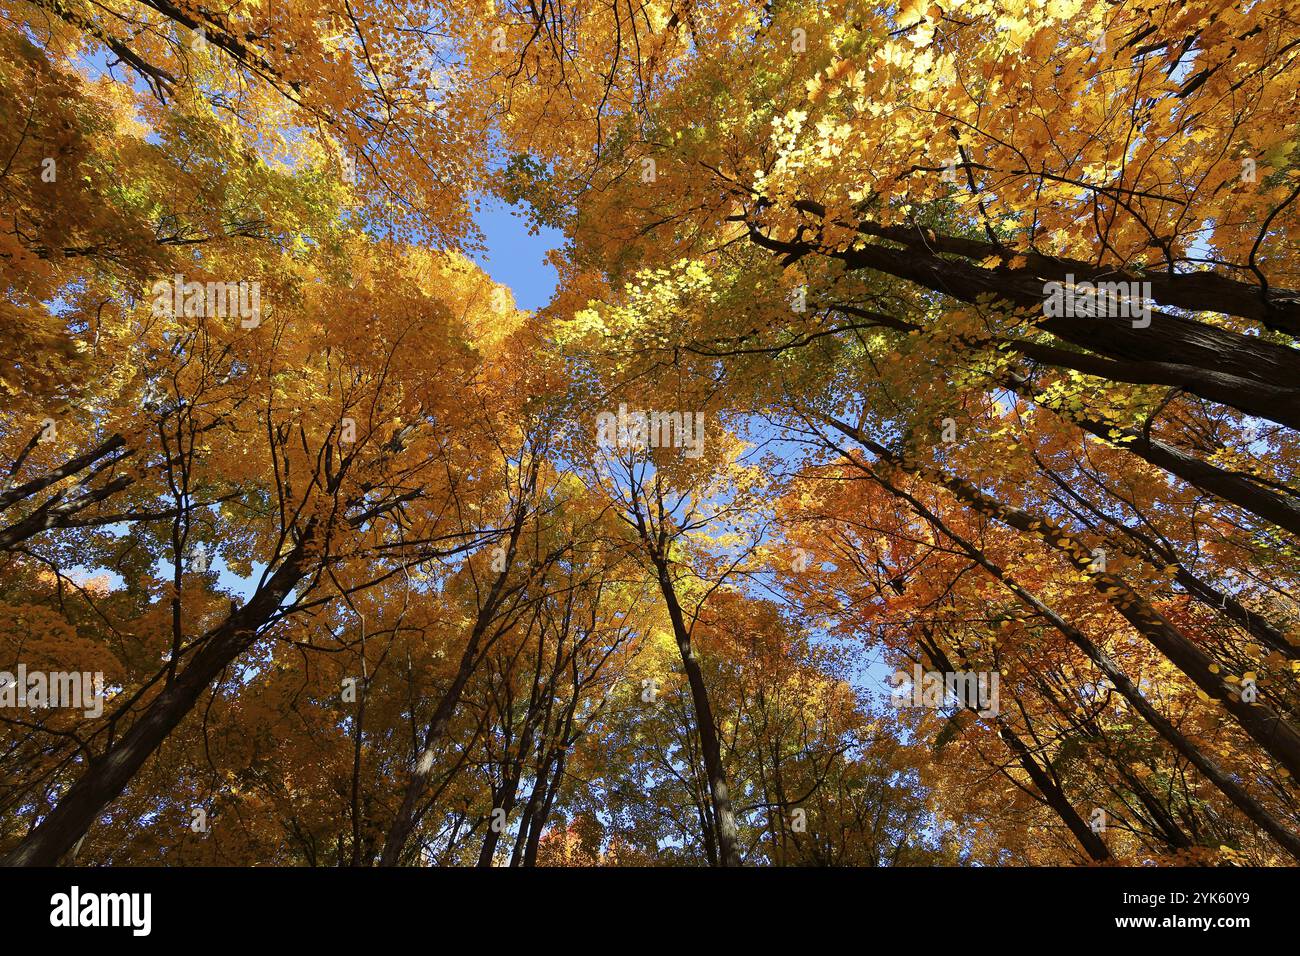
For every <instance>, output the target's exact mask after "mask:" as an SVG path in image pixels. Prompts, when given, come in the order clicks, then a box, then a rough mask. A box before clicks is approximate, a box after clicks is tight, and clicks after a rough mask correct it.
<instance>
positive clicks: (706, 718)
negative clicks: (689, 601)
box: [654, 553, 740, 866]
mask: <svg viewBox="0 0 1300 956" xmlns="http://www.w3.org/2000/svg"><path fill="white" fill-rule="evenodd" d="M654 563H655V568H656V570H657V571H658V575H659V589H660V591H661V592H662V593H663V597H664V603H665V604H666V605H667V607H668V617H669V620H670V621H671V622H672V626H673V635H674V636H675V637H676V638H677V650H678V652H679V653H680V654H681V658H682V667H683V669H685V671H686V680H687V682H688V683H689V684H690V688H691V703H692V705H693V707H694V710H695V726H696V730H697V732H698V734H699V738H700V752H701V756H702V757H703V758H704V772H705V775H706V777H707V778H708V784H709V797H710V800H711V802H712V805H713V826H714V831H715V836H716V837H717V847H718V863H719V865H721V866H740V848H739V837H738V835H737V830H736V817H735V814H734V813H733V812H732V809H731V791H730V789H729V788H728V786H727V775H726V771H725V770H724V769H723V766H722V749H721V746H720V744H719V742H718V729H717V724H716V723H714V719H713V708H712V706H711V705H710V703H709V692H708V688H707V687H706V686H705V684H704V674H703V673H702V672H701V670H700V663H699V661H698V660H697V659H696V657H695V652H694V649H693V648H692V647H691V635H690V631H689V629H688V628H687V627H686V620H685V617H684V616H683V614H682V608H681V605H680V604H679V603H678V602H677V592H676V590H675V589H674V588H673V583H672V579H671V578H670V577H669V576H668V565H667V561H666V560H665V559H664V558H663V557H661V556H660V555H658V554H657V553H656V554H655V555H654Z"/></svg>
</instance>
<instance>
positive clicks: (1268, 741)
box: [825, 419, 1300, 780]
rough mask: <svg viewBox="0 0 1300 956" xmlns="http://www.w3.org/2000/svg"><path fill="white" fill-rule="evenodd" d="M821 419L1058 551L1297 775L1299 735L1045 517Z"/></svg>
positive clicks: (849, 427)
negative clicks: (1243, 694) (1240, 693)
mask: <svg viewBox="0 0 1300 956" xmlns="http://www.w3.org/2000/svg"><path fill="white" fill-rule="evenodd" d="M825 420H826V421H828V423H829V424H831V425H832V426H833V427H835V428H836V429H838V430H839V431H841V432H843V433H844V434H845V435H848V436H849V437H851V438H853V439H854V440H855V441H857V442H858V443H859V444H861V445H862V446H863V447H864V448H866V449H868V450H869V451H870V452H871V453H872V454H874V455H876V456H877V457H879V458H881V459H882V460H884V461H886V462H887V463H889V464H890V465H892V466H894V467H896V468H899V469H901V470H903V471H906V472H909V473H911V474H915V475H917V476H918V477H921V478H923V479H924V480H926V481H930V482H932V483H934V484H936V485H938V486H940V487H943V488H946V489H947V490H948V491H950V492H951V493H952V494H953V495H955V496H956V497H957V498H958V499H959V500H961V501H962V502H964V503H965V504H967V505H968V506H969V507H971V508H973V509H974V510H975V511H976V512H978V513H979V514H983V515H987V516H989V517H992V518H995V519H997V520H998V521H1000V522H1002V523H1003V524H1005V525H1008V526H1009V527H1012V528H1015V529H1016V530H1018V531H1023V532H1026V533H1028V534H1032V535H1035V536H1036V537H1038V538H1040V539H1041V540H1042V541H1043V542H1044V543H1045V544H1047V545H1048V547H1050V548H1052V549H1053V550H1054V551H1057V552H1058V553H1060V554H1062V555H1063V556H1064V557H1065V558H1066V559H1067V560H1069V562H1070V563H1071V564H1072V565H1073V566H1074V567H1075V568H1076V569H1077V570H1079V571H1080V572H1083V573H1084V574H1085V575H1086V576H1087V579H1088V581H1089V583H1090V584H1091V585H1092V586H1093V588H1094V589H1096V591H1097V592H1098V594H1100V595H1101V596H1102V597H1103V598H1105V599H1106V601H1107V602H1108V603H1109V604H1110V605H1111V607H1113V608H1114V609H1115V610H1116V611H1117V612H1118V613H1119V614H1120V615H1121V616H1122V617H1123V618H1124V619H1125V620H1127V621H1128V622H1129V623H1130V624H1131V625H1133V627H1134V629H1136V630H1137V632H1138V633H1139V634H1141V635H1142V636H1143V637H1145V638H1146V639H1147V640H1148V641H1149V642H1150V643H1151V644H1152V646H1153V647H1155V648H1156V649H1157V650H1158V651H1160V652H1161V653H1162V654H1164V656H1165V657H1166V658H1167V659H1168V660H1169V661H1170V662H1171V663H1173V664H1174V665H1175V666H1176V667H1177V668H1178V669H1179V670H1180V671H1182V672H1183V674H1185V675H1186V676H1187V677H1188V678H1189V679H1190V680H1191V681H1192V682H1193V683H1194V684H1195V685H1196V686H1197V687H1198V688H1200V689H1201V690H1202V691H1203V692H1204V693H1205V694H1207V695H1208V696H1209V697H1210V698H1211V699H1213V700H1217V701H1219V702H1220V703H1221V704H1222V706H1223V707H1224V709H1225V710H1227V711H1228V712H1229V713H1231V714H1232V715H1233V717H1235V718H1236V719H1237V722H1238V723H1239V724H1240V725H1241V727H1242V729H1243V730H1245V731H1246V733H1248V734H1249V735H1250V736H1251V737H1252V738H1253V739H1254V740H1255V742H1256V743H1258V744H1259V745H1260V746H1261V747H1262V748H1264V750H1265V751H1267V752H1268V753H1269V754H1270V755H1272V757H1273V758H1274V759H1275V760H1277V761H1278V763H1280V764H1282V766H1284V767H1286V768H1287V770H1288V771H1290V774H1291V779H1293V780H1296V779H1300V733H1297V731H1296V729H1295V728H1294V727H1293V726H1291V724H1290V723H1288V722H1287V721H1286V720H1285V719H1284V718H1283V717H1282V716H1281V715H1280V714H1278V713H1277V712H1276V711H1274V710H1273V709H1272V708H1271V707H1269V706H1268V705H1267V704H1264V703H1262V702H1259V701H1256V702H1255V703H1247V702H1245V701H1243V700H1241V699H1240V697H1237V696H1235V695H1234V694H1233V691H1232V688H1231V687H1230V686H1229V685H1228V684H1227V683H1226V682H1225V681H1224V680H1223V679H1222V678H1220V677H1219V676H1218V675H1217V674H1216V673H1215V671H1216V670H1217V669H1218V668H1217V666H1216V665H1215V664H1214V661H1213V660H1212V659H1211V658H1210V656H1209V655H1208V654H1206V653H1205V652H1204V651H1203V650H1201V649H1200V647H1198V646H1197V645H1196V644H1195V643H1193V642H1192V641H1191V640H1189V639H1188V638H1187V637H1186V635H1184V634H1183V633H1182V632H1181V631H1179V630H1178V629H1177V628H1175V627H1174V626H1173V625H1171V624H1170V623H1169V622H1168V621H1167V620H1166V619H1165V618H1164V617H1163V616H1162V615H1161V614H1160V612H1159V611H1157V610H1156V609H1155V608H1154V607H1152V606H1151V605H1150V603H1148V602H1147V600H1146V599H1145V598H1143V597H1142V596H1141V595H1140V594H1138V593H1137V592H1136V591H1134V590H1133V589H1132V588H1130V587H1129V586H1128V584H1126V583H1125V582H1124V581H1123V579H1121V578H1119V577H1118V576H1116V575H1114V574H1111V573H1109V572H1107V571H1102V570H1097V569H1095V568H1094V567H1093V566H1092V565H1093V560H1094V559H1093V555H1092V553H1091V552H1090V551H1088V550H1087V549H1085V548H1084V547H1083V545H1081V544H1080V543H1079V542H1077V541H1075V540H1073V538H1072V537H1071V536H1070V535H1069V534H1067V533H1066V532H1064V531H1062V530H1061V529H1060V528H1058V527H1057V526H1056V525H1055V524H1054V523H1053V522H1052V521H1051V520H1050V519H1047V518H1041V517H1038V516H1036V515H1033V514H1030V513H1029V512H1027V511H1024V510H1023V509H1021V508H1015V507H1012V506H1011V505H1005V504H1003V503H1002V502H1000V501H997V500H996V499H994V498H992V497H990V496H988V495H986V494H985V493H984V492H982V491H980V490H979V489H978V488H976V487H975V486H974V485H972V484H971V483H970V482H968V481H966V480H964V479H962V478H958V477H955V476H953V475H951V474H949V473H947V472H945V471H943V470H942V469H938V468H932V467H925V466H922V465H920V464H918V463H917V462H914V461H912V460H910V459H908V458H905V457H903V456H900V455H897V454H895V453H894V452H892V451H890V450H889V449H888V448H885V447H884V446H883V445H881V444H880V443H879V442H876V441H873V440H872V439H871V438H869V437H868V436H867V435H864V434H863V433H862V432H861V431H860V430H859V429H857V428H855V427H854V426H852V425H846V424H844V423H843V422H839V421H836V420H834V419H825ZM1212 667H1214V670H1212V669H1211V668H1212Z"/></svg>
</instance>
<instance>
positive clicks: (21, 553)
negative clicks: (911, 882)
mask: <svg viewBox="0 0 1300 956" xmlns="http://www.w3.org/2000/svg"><path fill="white" fill-rule="evenodd" d="M0 10H2V11H3V22H0V115H2V116H3V118H4V123H3V124H0V157H2V158H3V159H4V163H3V165H0V205H2V210H0V211H2V212H3V215H2V216H0V280H2V281H3V283H4V285H5V288H6V291H7V294H6V296H5V299H4V301H3V305H0V392H2V393H3V397H4V404H3V408H2V409H0V468H3V472H4V475H3V477H4V485H3V487H2V488H0V564H2V565H3V578H2V580H0V622H2V624H3V627H0V671H3V672H4V673H6V674H10V675H13V674H18V673H19V672H20V668H21V673H23V674H24V675H25V674H27V673H33V674H50V675H57V674H65V675H66V674H72V673H75V674H76V675H87V676H88V677H89V676H90V675H97V679H98V680H99V681H100V685H101V692H100V695H99V696H98V697H97V698H95V700H97V701H98V703H99V705H102V706H99V707H98V708H96V706H94V701H91V703H90V704H88V705H87V706H85V707H80V706H79V707H66V706H44V705H43V704H42V703H41V702H40V701H37V702H36V704H35V706H31V705H29V702H26V701H25V702H24V703H22V704H19V703H18V702H17V697H16V696H14V695H15V693H16V685H15V684H14V682H13V681H11V682H10V683H8V684H6V685H5V686H3V687H0V704H3V706H0V763H3V766H4V768H5V773H4V775H3V778H2V779H0V854H2V856H0V859H3V862H5V863H6V864H10V865H30V864H44V865H53V864H56V863H59V862H65V863H105V862H106V863H114V864H146V863H168V864H239V865H249V864H261V863H274V864H292V865H310V866H326V865H333V866H397V865H477V866H493V865H503V866H504V865H508V866H532V865H556V866H564V865H710V866H736V865H750V864H768V865H822V866H828V865H877V866H884V865H946V864H953V863H977V864H1003V863H1018V864H1036V865H1037V864H1043V865H1052V864H1062V863H1066V864H1080V865H1101V864H1121V865H1136V864H1152V863H1154V864H1167V865H1178V864H1186V863H1216V864H1243V863H1245V864H1270V865H1272V864H1287V863H1294V862H1295V861H1298V860H1300V804H1297V799H1296V798H1297V791H1296V787H1297V779H1298V778H1300V686H1298V685H1300V603H1297V600H1296V598H1295V595H1296V594H1297V593H1298V589H1300V551H1298V550H1297V548H1298V546H1300V545H1298V543H1297V537H1298V536H1300V486H1297V483H1296V482H1297V478H1296V467H1297V461H1298V460H1300V443H1298V439H1300V384H1298V383H1300V374H1298V373H1300V362H1298V361H1297V357H1296V347H1297V345H1296V338H1297V336H1300V291H1297V290H1300V265H1298V264H1297V263H1298V262H1300V258H1298V256H1300V250H1298V249H1297V241H1298V240H1297V237H1298V236H1300V157H1298V156H1297V153H1296V148H1297V143H1298V142H1300V130H1297V126H1296V124H1297V122H1298V121H1297V119H1296V117H1297V116H1300V109H1298V107H1300V102H1298V99H1300V92H1297V91H1298V90H1300V83H1297V79H1298V77H1300V60H1298V58H1300V29H1297V27H1296V23H1297V19H1298V18H1300V9H1297V4H1295V3H1292V2H1290V0H1282V2H1280V3H1275V4H1270V5H1257V4H1250V3H1244V4H1243V3H1240V2H1229V0H1191V2H1188V3H1180V4H1176V5H1175V4H1169V3H1165V2H1157V0H1125V2H1123V3H1113V2H1109V0H1034V2H1030V3H1020V2H1017V3H1011V2H1009V0H948V2H943V0H939V2H930V0H902V2H898V3H891V4H875V3H861V2H858V0H831V2H818V3H812V2H808V0H789V2H783V3H778V4H771V3H768V4H761V3H756V2H748V0H712V2H690V0H687V2H679V0H678V2H671V0H670V2H664V0H629V2H628V3H625V4H619V3H615V4H613V5H604V4H592V3H589V2H587V0H546V2H543V3H541V4H537V3H533V2H529V3H519V2H515V0H509V2H506V3H491V4H485V3H476V2H452V0H445V2H439V3H438V4H434V5H429V4H414V3H407V2H400V3H371V2H364V0H362V2H353V0H348V2H342V3H337V2H334V0H306V2H298V0H294V2H291V3H288V4H284V5H272V4H260V3H247V2H236V3H232V4H229V5H227V6H224V7H220V8H216V7H213V6H211V5H208V4H205V3H199V2H193V0H111V2H106V3H100V2H95V3H91V2H85V0H7V2H4V3H0ZM489 196H493V197H496V198H499V199H503V200H505V201H507V202H509V203H512V204H514V205H515V206H517V207H518V209H520V210H521V211H522V212H523V213H524V214H525V215H526V216H527V217H529V218H530V221H531V224H532V225H533V226H534V227H540V226H547V227H551V228H554V229H558V230H560V231H561V232H562V233H563V235H564V246H563V248H561V249H558V250H555V251H554V252H552V253H551V256H550V261H551V262H552V264H553V265H554V266H555V267H556V269H557V272H558V274H559V282H558V285H557V287H556V289H555V293H554V296H553V297H552V299H551V301H550V302H549V303H548V304H547V305H546V306H545V307H544V308H542V309H540V310H539V311H535V312H534V311H527V310H524V309H520V308H518V307H517V306H516V304H515V302H514V298H513V294H512V292H511V291H510V290H509V289H507V288H506V287H504V286H501V285H499V284H497V283H495V282H494V281H493V280H492V279H491V278H490V277H489V276H488V275H487V273H486V272H484V271H483V269H482V268H480V266H479V265H477V264H476V262H475V260H474V258H473V254H474V253H475V252H477V251H479V250H481V248H482V237H481V236H480V235H479V234H478V232H477V227H476V225H475V212H476V208H477V207H478V205H479V204H480V203H481V202H482V201H483V199H484V198H485V197H489ZM629 409H631V411H630V412H629ZM912 674H916V675H926V674H932V675H940V676H941V677H942V676H943V675H947V676H948V677H949V678H952V677H954V675H956V676H960V675H980V680H981V681H983V682H984V683H982V684H978V686H979V687H980V688H981V689H982V691H991V692H992V694H993V696H992V697H991V698H986V697H979V698H978V699H976V697H970V696H968V697H962V696H961V695H954V694H953V693H951V692H949V693H944V692H943V691H942V690H941V691H940V692H939V693H938V694H937V696H934V697H933V698H930V697H927V690H926V684H925V679H924V677H923V676H916V677H911V676H908V675H912ZM51 686H53V685H52V684H51ZM953 686H956V685H953ZM25 690H26V688H24V691H25ZM4 695H10V696H14V702H13V703H9V702H7V701H8V697H6V696H4ZM46 703H53V702H52V701H47V702H46ZM96 709H98V712H95V711H96Z"/></svg>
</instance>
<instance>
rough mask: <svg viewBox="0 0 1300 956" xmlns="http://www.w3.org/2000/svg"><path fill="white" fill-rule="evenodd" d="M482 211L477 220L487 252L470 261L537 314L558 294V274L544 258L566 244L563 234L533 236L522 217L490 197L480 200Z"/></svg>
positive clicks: (547, 231)
mask: <svg viewBox="0 0 1300 956" xmlns="http://www.w3.org/2000/svg"><path fill="white" fill-rule="evenodd" d="M481 201H482V208H481V209H480V210H479V213H478V215H476V216H475V217H474V221H475V222H476V223H477V224H478V227H479V229H480V230H481V231H482V233H483V236H484V240H485V242H486V245H487V251H486V252H485V253H479V254H475V255H474V256H472V257H471V258H473V259H474V261H475V262H477V263H478V264H479V265H480V266H481V267H482V268H483V270H484V271H485V272H486V273H487V274H488V275H490V276H491V277H492V279H493V281H495V282H499V283H501V284H502V285H505V286H508V287H509V288H510V289H511V291H512V292H513V293H514V296H515V304H516V305H517V306H519V308H521V309H528V310H529V311H536V310H538V309H540V308H541V307H542V306H544V305H546V303H547V302H549V301H550V299H551V293H552V292H554V291H555V280H556V273H555V270H554V269H553V268H551V266H549V265H547V264H546V263H545V262H544V261H543V259H544V258H545V257H546V254H547V253H548V252H550V251H551V250H552V249H558V248H559V247H560V246H561V245H563V244H564V234H563V233H561V232H559V231H558V230H555V229H546V228H543V229H542V230H541V231H540V232H539V233H538V235H535V236H530V235H529V234H528V226H527V223H526V222H525V220H524V218H523V216H521V215H519V214H517V213H515V212H513V211H512V208H511V207H510V206H507V205H506V204H505V203H503V202H501V201H500V200H497V199H493V198H492V197H490V196H483V197H481Z"/></svg>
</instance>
